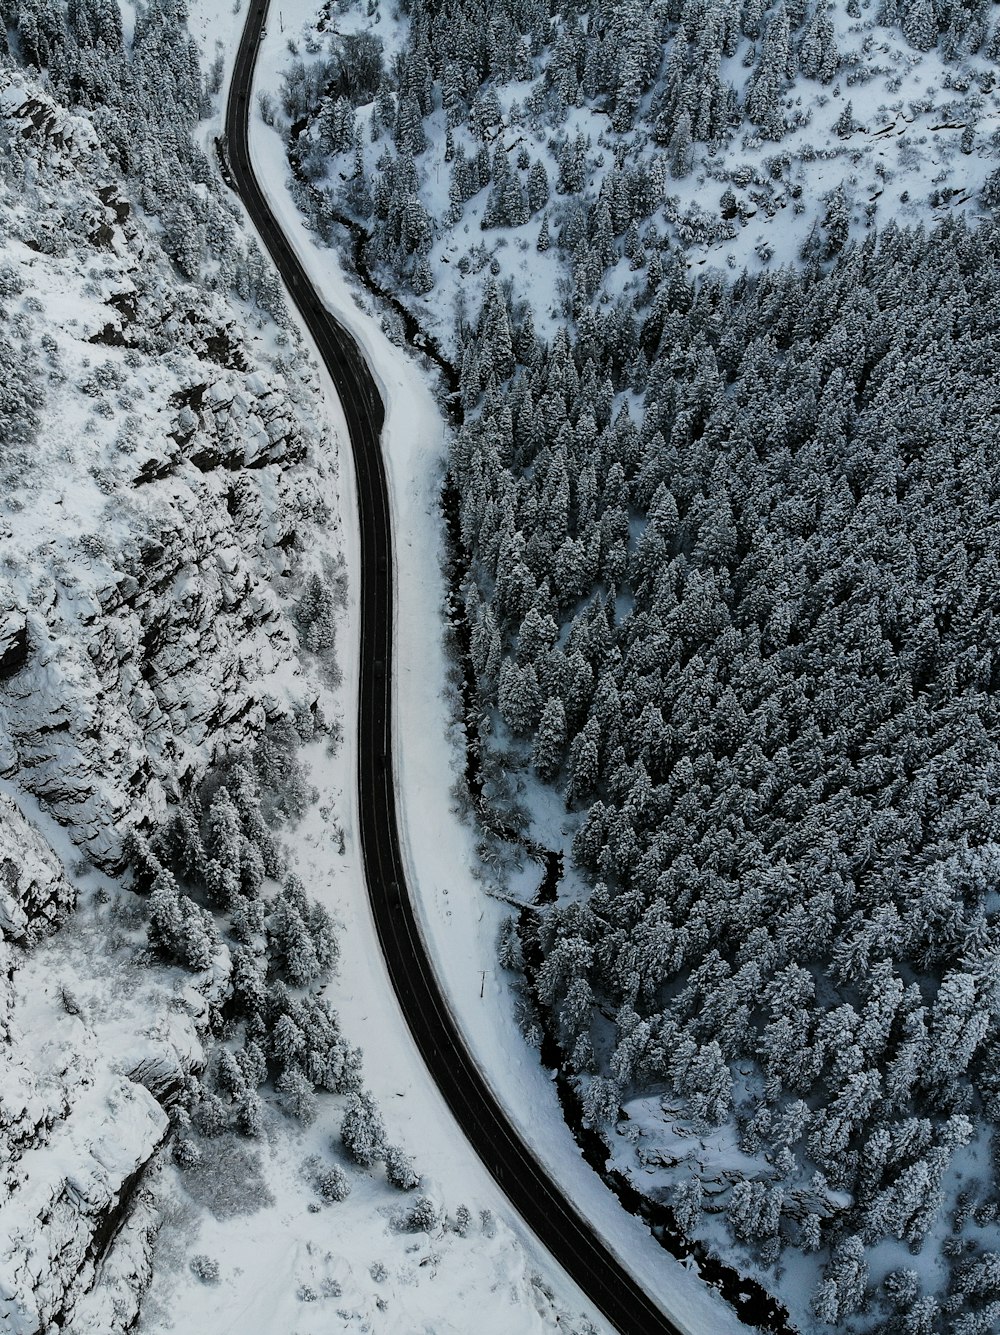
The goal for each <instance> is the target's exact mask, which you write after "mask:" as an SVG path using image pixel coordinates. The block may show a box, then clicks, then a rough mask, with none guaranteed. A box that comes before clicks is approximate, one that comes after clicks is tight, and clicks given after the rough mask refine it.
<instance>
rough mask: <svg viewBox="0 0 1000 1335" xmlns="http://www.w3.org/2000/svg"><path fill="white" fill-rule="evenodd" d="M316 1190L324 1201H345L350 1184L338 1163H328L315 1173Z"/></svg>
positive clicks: (349, 1192)
mask: <svg viewBox="0 0 1000 1335" xmlns="http://www.w3.org/2000/svg"><path fill="white" fill-rule="evenodd" d="M316 1190H317V1191H318V1192H319V1194H320V1195H321V1196H322V1197H323V1199H324V1200H325V1201H346V1200H347V1198H348V1196H349V1195H350V1194H351V1184H350V1181H349V1180H348V1177H347V1174H346V1173H345V1172H344V1170H343V1169H342V1168H341V1166H340V1164H336V1163H334V1164H330V1165H329V1166H328V1167H326V1168H323V1169H322V1170H321V1171H320V1172H319V1173H318V1174H317V1175H316Z"/></svg>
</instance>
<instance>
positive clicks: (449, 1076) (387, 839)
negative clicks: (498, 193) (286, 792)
mask: <svg viewBox="0 0 1000 1335" xmlns="http://www.w3.org/2000/svg"><path fill="white" fill-rule="evenodd" d="M266 12H267V0H251V3H250V6H249V10H248V12H247V18H246V26H245V28H244V32H243V37H242V39H241V42H240V48H239V52H238V55H237V58H236V65H235V68H234V71H233V81H232V85H231V87H230V93H229V102H228V105H227V108H226V135H227V140H228V154H229V164H230V168H231V172H232V177H233V181H234V184H235V186H236V189H237V190H238V192H239V194H240V196H241V198H242V199H243V203H244V205H245V206H246V209H247V212H248V214H249V215H250V218H251V220H252V221H253V223H254V226H255V227H256V229H257V231H258V233H259V235H260V237H261V239H262V241H263V242H264V244H265V245H266V247H267V249H268V251H269V252H270V254H271V258H272V260H273V261H274V263H275V265H276V267H277V268H278V270H279V272H280V274H281V276H282V278H283V279H284V281H285V284H286V287H287V289H288V295H289V297H290V298H291V300H292V301H293V302H294V303H295V305H296V306H297V307H298V309H299V312H300V313H301V315H302V317H303V319H304V320H305V323H306V324H307V326H308V328H309V332H310V333H311V334H312V337H313V339H314V340H315V343H316V346H317V348H318V350H319V353H320V355H321V356H322V358H323V360H324V361H325V363H326V365H327V368H328V370H329V372H330V374H331V376H332V377H333V380H334V383H335V384H336V386H337V390H338V393H339V394H340V399H341V403H342V405H343V409H344V414H345V416H346V418H347V425H348V430H349V432H350V441H351V450H352V453H353V456H354V468H355V475H356V478H357V489H358V511H359V519H360V530H361V689H360V697H359V712H358V786H359V803H358V812H359V822H360V835H361V847H362V854H363V859H364V869H365V876H366V879H367V883H368V894H369V897H370V899H371V906H372V913H373V915H374V918H375V926H376V929H377V932H378V937H379V942H380V944H381V947H382V951H383V954H384V956H385V961H386V965H387V967H388V971H389V976H390V978H391V980H392V985H393V988H394V989H395V992H396V996H397V998H398V999H399V1004H400V1007H401V1009H402V1011H403V1015H404V1016H405V1017H406V1021H407V1024H408V1025H409V1027H410V1032H411V1033H412V1035H413V1038H414V1041H415V1042H416V1045H417V1048H418V1049H419V1051H420V1054H421V1056H422V1058H423V1060H424V1062H425V1063H426V1065H427V1067H428V1069H429V1070H430V1072H431V1075H432V1076H433V1078H434V1081H435V1083H436V1084H437V1086H438V1088H439V1089H440V1091H441V1093H442V1095H443V1096H444V1098H445V1101H446V1102H447V1104H448V1106H449V1107H450V1108H451V1111H452V1113H453V1114H454V1116H455V1118H456V1120H457V1121H458V1124H459V1126H461V1128H462V1130H463V1131H464V1132H465V1135H466V1136H467V1138H468V1140H469V1141H470V1143H471V1144H472V1146H473V1147H474V1148H475V1150H476V1152H477V1154H478V1155H479V1157H480V1158H481V1159H482V1161H483V1163H484V1164H485V1165H486V1167H487V1168H488V1169H489V1171H490V1172H491V1173H492V1175H493V1177H494V1178H495V1179H496V1181H497V1182H498V1183H499V1185H500V1187H501V1189H502V1190H503V1192H504V1193H505V1195H506V1196H507V1197H508V1199H509V1200H510V1202H511V1204H512V1205H513V1207H514V1209H515V1210H516V1211H517V1212H518V1214H520V1216H521V1218H522V1219H523V1220H524V1221H525V1222H526V1223H527V1224H528V1225H529V1227H530V1228H531V1229H532V1230H533V1231H534V1233H535V1234H536V1235H537V1237H538V1238H539V1239H540V1241H541V1242H542V1243H543V1244H544V1246H545V1247H546V1248H547V1249H548V1251H549V1252H550V1253H551V1254H552V1255H553V1256H554V1257H555V1259H556V1260H557V1261H558V1262H559V1263H560V1264H561V1265H562V1266H563V1268H564V1269H565V1270H566V1271H567V1273H568V1274H569V1275H571V1276H572V1277H573V1279H574V1280H575V1281H576V1283H577V1284H578V1285H579V1286H580V1288H581V1289H582V1290H583V1291H584V1293H586V1294H587V1296H588V1298H589V1299H590V1300H591V1301H592V1302H593V1303H594V1305H595V1306H596V1307H597V1308H598V1309H599V1310H600V1311H601V1312H603V1313H604V1315H605V1317H606V1318H607V1320H608V1321H609V1322H611V1323H612V1324H613V1325H614V1326H615V1327H616V1328H617V1329H618V1330H619V1331H620V1332H622V1335H633V1333H634V1335H683V1333H682V1332H681V1330H680V1328H679V1327H678V1326H676V1325H675V1324H674V1323H673V1322H672V1321H670V1320H669V1319H668V1318H667V1317H666V1316H665V1315H664V1313H663V1312H662V1311H661V1310H660V1309H659V1307H658V1306H657V1305H656V1304H655V1303H654V1302H653V1301H652V1300H651V1299H650V1298H649V1297H648V1296H647V1294H646V1293H645V1292H644V1291H643V1290H642V1289H641V1288H640V1287H639V1285H638V1284H637V1283H636V1282H635V1280H634V1279H633V1278H632V1277H631V1275H629V1274H628V1273H627V1272H626V1270H625V1269H624V1268H623V1267H622V1265H621V1264H620V1263H619V1262H618V1261H617V1260H616V1259H615V1257H614V1256H613V1255H612V1254H611V1253H610V1252H609V1251H608V1249H607V1248H606V1246H605V1245H604V1243H603V1242H602V1240H601V1238H600V1237H599V1236H598V1235H597V1234H596V1233H595V1232H594V1231H593V1229H592V1228H591V1227H590V1225H589V1224H588V1223H587V1221H586V1220H585V1219H584V1218H583V1216H582V1215H581V1214H580V1213H579V1212H578V1211H577V1210H576V1209H575V1208H574V1206H573V1205H572V1204H571V1203H570V1201H569V1200H568V1199H567V1197H566V1196H565V1195H564V1194H563V1192H562V1190H561V1189H560V1188H559V1186H558V1185H557V1184H556V1183H555V1182H554V1181H553V1179H552V1178H551V1177H550V1176H549V1174H548V1173H547V1172H546V1170H545V1169H544V1168H543V1167H542V1166H541V1164H540V1163H539V1162H538V1161H537V1160H536V1159H535V1158H534V1156H533V1155H532V1153H531V1151H530V1150H529V1149H528V1148H527V1146H525V1145H524V1144H523V1142H522V1141H521V1139H520V1138H519V1135H518V1133H517V1132H516V1131H515V1130H514V1128H513V1126H512V1125H511V1123H510V1122H509V1121H508V1119H507V1117H506V1115H505V1114H504V1112H503V1111H502V1109H501V1108H500V1106H499V1104H498V1103H497V1100H496V1098H495V1097H494V1095H493V1093H492V1092H491V1090H490V1089H489V1087H488V1085H487V1084H486V1081H485V1080H484V1078H483V1076H482V1074H481V1073H480V1071H479V1069H478V1067H477V1066H476V1064H475V1062H474V1061H473V1059H472V1057H471V1055H470V1053H469V1051H468V1049H467V1047H466V1046H465V1043H464V1042H463V1040H462V1038H461V1036H460V1034H459V1031H458V1028H457V1026H456V1023H455V1021H454V1019H453V1018H452V1016H451V1013H450V1012H449V1010H448V1008H447V1006H446V1004H445V1001H444V999H443V997H442V994H441V989H440V987H439V985H438V982H437V980H436V978H435V976H434V972H433V969H432V967H431V964H430V961H429V959H428V957H427V952H426V950H425V947H424V944H423V941H422V939H421V936H420V933H419V931H418V929H417V924H416V920H415V918H414V913H413V908H412V905H411V902H410V897H409V894H408V892H407V889H406V873H405V870H404V865H403V858H402V854H401V851H400V846H399V830H398V825H397V814H396V797H395V788H394V781H393V757H392V742H391V735H392V653H393V642H392V632H393V594H394V589H393V567H392V516H391V512H390V509H389V494H388V487H387V484H386V474H385V465H384V462H383V459H382V453H381V446H380V436H381V431H382V425H383V421H384V418H385V410H384V406H383V404H382V400H381V397H380V395H379V392H378V389H377V387H376V385H375V382H374V380H373V379H372V375H371V372H370V370H369V368H368V366H367V364H366V363H365V361H364V359H363V357H362V356H361V353H360V351H359V350H358V348H357V346H356V344H355V343H354V341H353V339H352V338H351V337H350V335H349V334H348V333H347V331H346V330H345V329H344V328H343V326H341V325H340V324H339V323H338V321H337V320H336V319H334V317H333V316H332V315H331V314H330V313H329V311H327V310H326V308H325V306H324V305H323V302H322V300H321V298H320V296H319V294H318V293H317V291H316V290H315V289H314V288H313V286H312V284H311V283H310V282H309V280H308V278H307V277H306V273H305V270H304V269H303V268H302V265H301V264H300V263H299V260H298V258H297V257H296V255H295V253H294V251H293V250H292V248H291V246H290V245H289V244H288V242H287V240H286V239H285V237H284V234H283V233H282V232H281V230H280V228H279V227H278V224H277V222H276V221H275V219H274V217H273V215H272V214H271V211H270V209H269V207H268V205H267V203H266V201H265V199H264V196H263V194H262V193H261V190H260V186H259V185H258V183H257V179H256V177H255V175H254V171H253V167H252V165H251V162H250V152H249V121H248V113H249V111H250V98H251V89H252V80H253V68H254V63H255V61H256V56H257V49H258V44H259V40H260V34H261V32H262V31H263V28H264V21H265V17H266ZM446 779H447V776H445V775H442V782H445V781H446ZM581 1171H584V1172H589V1171H590V1170H589V1169H587V1168H585V1167H583V1166H582V1165H581ZM483 1300H484V1301H489V1299H488V1295H486V1294H484V1295H483Z"/></svg>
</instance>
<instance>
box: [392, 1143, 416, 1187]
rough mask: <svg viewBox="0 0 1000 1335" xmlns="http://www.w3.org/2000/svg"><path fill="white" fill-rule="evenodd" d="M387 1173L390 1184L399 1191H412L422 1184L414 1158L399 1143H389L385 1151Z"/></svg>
mask: <svg viewBox="0 0 1000 1335" xmlns="http://www.w3.org/2000/svg"><path fill="white" fill-rule="evenodd" d="M385 1175H386V1177H387V1179H388V1181H389V1184H390V1186H393V1187H395V1188H396V1189H397V1190H398V1191H412V1190H413V1188H414V1187H418V1186H419V1185H420V1178H419V1177H418V1176H417V1173H416V1171H415V1170H414V1167H413V1160H412V1159H411V1158H410V1156H409V1155H408V1154H404V1152H403V1151H402V1150H401V1149H400V1148H399V1146H398V1145H389V1146H388V1147H387V1149H386V1152H385Z"/></svg>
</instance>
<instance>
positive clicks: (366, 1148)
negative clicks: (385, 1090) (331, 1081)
mask: <svg viewBox="0 0 1000 1335" xmlns="http://www.w3.org/2000/svg"><path fill="white" fill-rule="evenodd" d="M340 1138H341V1140H342V1141H343V1143H344V1148H345V1149H346V1151H347V1153H348V1154H349V1155H350V1157H351V1158H352V1159H353V1160H354V1162H355V1163H356V1164H358V1165H360V1167H362V1168H371V1166H372V1165H373V1164H374V1163H375V1162H376V1161H377V1160H379V1159H381V1158H382V1157H383V1155H384V1154H385V1152H386V1144H385V1126H384V1124H383V1122H382V1114H381V1113H380V1112H379V1110H378V1105H377V1104H376V1102H375V1099H374V1098H373V1096H372V1094H371V1093H370V1092H369V1091H368V1090H364V1091H362V1092H361V1093H360V1094H352V1095H351V1096H350V1098H349V1099H348V1100H347V1107H346V1109H345V1111H344V1120H343V1122H342V1123H341V1128H340Z"/></svg>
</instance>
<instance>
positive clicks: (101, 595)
mask: <svg viewBox="0 0 1000 1335" xmlns="http://www.w3.org/2000/svg"><path fill="white" fill-rule="evenodd" d="M0 85H5V86H3V87H0V144H2V145H3V148H2V151H0V316H2V320H0V440H2V442H3V450H2V453H0V552H2V559H0V788H2V790H3V791H2V792H0V1038H2V1040H3V1048H2V1053H3V1055H2V1057H0V1327H2V1329H4V1330H10V1331H12V1332H17V1335H42V1332H48V1331H51V1330H54V1329H56V1328H61V1329H65V1330H69V1331H79V1332H81V1333H82V1332H84V1331H87V1332H92V1331H101V1332H102V1333H104V1332H107V1335H112V1332H116V1331H119V1330H125V1329H128V1328H130V1327H131V1325H132V1324H133V1323H134V1321H135V1318H136V1315H137V1312H138V1305H139V1302H140V1300H141V1295H142V1292H143V1290H144V1288H145V1285H146V1283H147V1282H148V1278H149V1266H150V1243H151V1237H152V1234H153V1232H154V1231H155V1216H154V1213H153V1212H152V1211H151V1209H150V1207H149V1203H148V1199H147V1192H146V1188H145V1186H144V1180H145V1179H146V1176H147V1174H148V1173H149V1172H150V1171H151V1170H154V1169H155V1164H156V1155H157V1150H158V1148H159V1147H160V1146H161V1145H162V1144H163V1142H164V1139H165V1137H166V1136H167V1133H168V1126H169V1122H168V1116H167V1113H168V1110H169V1108H170V1106H171V1104H172V1102H173V1101H174V1099H175V1098H176V1097H177V1095H178V1092H179V1091H180V1090H181V1089H182V1088H183V1086H184V1082H185V1081H186V1080H187V1079H188V1078H189V1077H190V1075H191V1074H192V1072H196V1071H198V1070H199V1069H200V1068H201V1066H202V1065H203V1064H204V1061H205V1055H204V1052H203V1050H202V1046H201V1038H202V1034H203V1031H204V1029H205V1027H206V1024H207V1018H208V1008H209V1005H210V1003H211V1004H214V1003H217V1002H218V1000H219V997H218V995H217V994H218V992H219V989H220V987H224V985H225V977H224V976H223V975H224V972H225V970H224V969H223V967H222V966H223V965H226V967H228V956H226V958H225V959H224V960H220V961H219V968H217V969H215V971H214V973H213V972H209V973H207V974H206V975H204V977H196V978H195V979H194V980H193V981H192V982H191V983H190V984H189V985H186V986H185V987H183V988H178V987H176V986H175V985H174V983H173V982H172V981H171V980H170V978H169V976H167V977H159V976H158V973H157V970H156V969H150V968H143V967H140V966H139V965H137V964H136V963H135V960H134V958H133V956H134V949H133V947H131V946H127V945H125V944H122V942H124V941H125V939H126V937H127V930H126V928H127V925H123V923H122V922H121V921H119V920H118V919H116V917H115V914H116V913H118V912H120V911H121V903H124V902H125V901H120V902H119V900H117V899H116V898H115V894H116V892H115V890H114V887H113V886H112V885H111V882H110V881H109V880H108V879H107V878H106V877H105V876H103V875H100V874H98V873H97V872H95V871H94V868H95V867H96V868H100V869H101V871H102V872H103V873H113V872H115V871H117V870H118V869H119V867H120V865H121V862H122V837H123V834H124V832H125V831H126V830H127V829H128V828H131V827H138V828H143V827H151V826H154V825H156V824H158V823H159V822H160V821H161V820H162V818H163V817H164V814H165V813H166V811H167V809H168V804H169V802H170V801H171V799H173V798H175V797H177V796H178V795H179V794H181V793H183V792H185V791H187V790H189V789H190V788H191V787H192V786H193V785H195V784H196V783H197V782H198V781H199V780H200V778H201V777H202V775H203V774H204V773H205V770H206V767H207V766H208V765H209V764H211V762H212V761H213V759H217V758H218V757H219V756H220V755H223V754H225V753H226V752H228V751H229V750H231V749H232V748H233V747H235V746H239V745H242V744H244V743H252V742H253V740H254V739H255V738H256V737H257V736H259V734H260V732H261V731H262V729H263V728H264V726H265V724H266V722H267V720H268V718H269V717H272V716H273V715H274V714H275V712H276V711H278V710H280V709H281V708H283V707H284V706H285V705H286V704H287V702H288V701H289V699H292V698H297V697H298V696H302V695H305V694H306V688H305V687H304V686H303V684H302V682H301V679H300V677H299V669H298V665H297V660H296V632H295V630H294V628H293V626H292V624H291V622H290V620H289V616H288V611H289V609H290V608H291V607H292V606H293V601H294V599H295V597H296V595H297V592H298V588H299V583H300V578H299V573H298V572H297V554H298V552H299V551H301V550H302V549H303V548H304V547H306V546H308V545H309V542H310V534H311V531H314V529H315V525H316V524H317V523H325V522H326V521H327V518H328V516H329V515H330V514H331V513H333V512H335V509H336V476H335V469H334V468H333V467H332V466H331V464H330V462H329V461H330V460H331V458H332V449H331V448H330V441H329V437H328V432H327V430H326V427H325V425H324V424H323V422H322V420H321V419H320V418H319V417H318V416H317V413H318V411H319V408H318V405H319V403H320V400H319V398H318V396H317V395H316V394H315V393H314V384H313V379H312V369H311V367H310V366H309V364H308V362H307V360H306V358H305V356H304V354H303V352H302V350H301V348H300V347H299V345H298V344H297V342H296V341H295V338H294V336H293V335H291V334H289V333H288V332H286V331H284V330H282V329H281V328H280V327H279V326H278V325H277V324H276V323H275V322H274V321H273V320H272V319H270V318H267V317H266V316H265V315H264V314H263V313H262V312H261V311H260V310H259V309H257V308H256V307H254V306H253V305H251V304H249V303H246V302H241V301H239V300H237V299H235V298H233V297H232V296H231V295H230V290H231V286H232V280H231V276H230V278H228V279H227V278H226V277H225V276H223V277H221V278H220V281H219V283H218V286H217V289H216V290H214V291H208V290H206V289H205V288H204V287H201V286H195V285H192V284H190V283H187V282H185V281H184V280H183V279H182V278H181V276H180V275H179V273H178V271H177V269H176V268H175V267H174V266H173V265H172V264H171V263H170V262H169V261H168V260H167V258H166V257H165V255H164V252H163V250H162V249H161V246H160V241H159V239H158V237H159V232H160V227H159V224H158V223H157V222H156V221H155V220H149V219H146V218H144V216H143V214H142V212H141V209H140V208H139V207H138V206H137V203H136V201H135V200H134V199H133V198H132V196H131V195H130V192H129V189H128V188H127V187H126V185H125V184H124V183H122V182H121V181H120V180H119V179H117V178H116V174H115V171H114V169H113V168H112V167H111V165H110V164H109V163H108V161H107V160H106V159H105V158H104V156H103V155H102V151H101V148H100V145H99V141H98V137H97V135H96V134H95V133H94V129H93V126H91V125H90V123H89V121H88V120H87V118H86V117H83V116H78V115H72V114H70V113H68V112H67V111H66V110H65V109H64V108H62V107H60V106H59V105H58V104H57V103H56V102H55V101H53V99H52V98H51V96H50V95H49V94H48V93H46V92H45V91H44V90H42V89H41V88H39V87H36V86H34V85H33V84H31V83H30V82H29V81H28V80H26V79H25V78H24V77H23V76H21V75H19V74H16V73H12V72H11V71H9V70H2V69H0ZM204 189H205V186H204V185H190V184H188V183H180V184H179V185H178V190H179V191H180V192H182V193H183V192H184V191H186V190H190V191H198V190H204ZM232 225H233V228H234V229H236V223H235V221H234V222H233V224H232ZM244 286H246V285H244ZM250 286H251V287H252V284H251V285H250ZM109 891H110V892H111V893H110V895H109ZM78 899H79V907H78V908H76V909H75V912H74V908H75V906H76V905H77V901H78ZM60 925H62V926H61V930H60V931H58V932H55V933H54V932H53V929H55V928H57V927H60ZM132 926H134V924H132ZM220 970H221V972H220Z"/></svg>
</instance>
